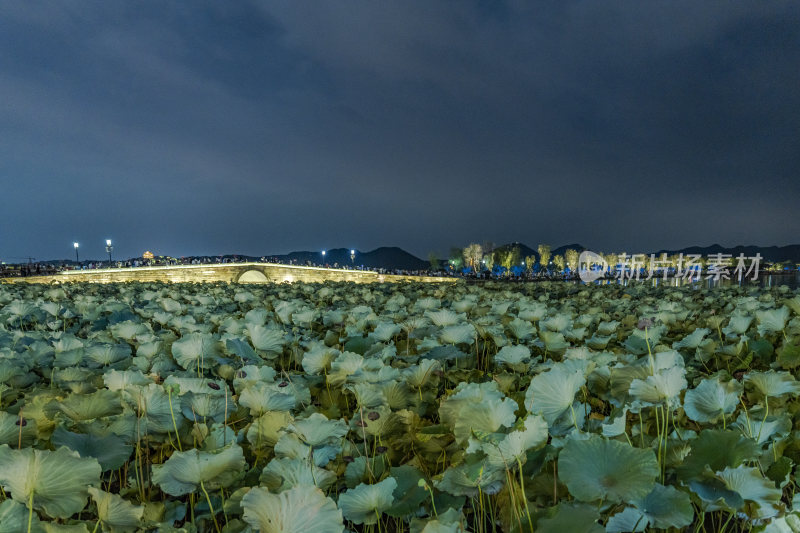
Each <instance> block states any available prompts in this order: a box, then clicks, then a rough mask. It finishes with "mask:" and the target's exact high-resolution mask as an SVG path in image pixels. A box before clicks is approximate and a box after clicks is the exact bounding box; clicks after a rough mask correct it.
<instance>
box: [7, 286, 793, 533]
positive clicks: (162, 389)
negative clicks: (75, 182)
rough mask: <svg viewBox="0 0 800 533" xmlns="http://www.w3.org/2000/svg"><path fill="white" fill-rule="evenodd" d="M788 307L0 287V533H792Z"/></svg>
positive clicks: (368, 290) (696, 294)
mask: <svg viewBox="0 0 800 533" xmlns="http://www.w3.org/2000/svg"><path fill="white" fill-rule="evenodd" d="M799 366H800V292H798V291H797V289H794V290H792V289H789V288H788V287H777V288H762V287H747V286H744V287H719V288H714V289H708V288H692V287H663V286H662V287H647V286H645V285H629V286H627V287H622V286H615V285H605V286H577V285H571V284H565V283H539V284H531V285H514V286H509V285H506V284H503V283H487V284H485V285H480V286H475V285H466V284H455V285H448V286H442V285H433V284H404V285H388V284H386V285H379V284H376V285H352V284H319V285H304V284H292V285H288V284H283V285H247V286H244V285H241V286H237V285H223V284H206V285H200V284H185V285H168V284H119V285H89V284H70V285H61V286H43V285H0V486H2V493H0V502H1V503H0V532H19V531H23V532H26V531H36V532H61V531H68V532H73V531H74V532H89V531H91V532H97V531H111V532H134V531H164V532H170V531H174V532H178V531H209V532H231V533H234V532H242V531H262V532H268V533H277V532H298V533H301V532H308V533H340V532H343V531H345V530H348V531H365V532H370V533H379V532H380V533H383V532H386V533H389V532H396V531H410V532H425V533H434V532H436V533H440V532H459V531H474V532H477V533H483V532H490V531H504V532H512V531H513V532H533V531H536V532H540V533H546V532H558V533H567V532H597V533H599V532H603V531H606V532H609V533H613V532H628V531H637V532H638V531H665V530H670V531H678V530H681V531H684V530H685V531H706V532H711V531H714V532H716V531H768V532H798V531H800V491H796V487H797V484H796V482H797V478H796V468H797V465H798V464H800V440H798V438H797V437H798V427H800V401H798V393H800V382H798V381H797V380H796V379H795V373H796V369H797V368H798V367H799Z"/></svg>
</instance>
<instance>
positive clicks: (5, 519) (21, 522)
mask: <svg viewBox="0 0 800 533" xmlns="http://www.w3.org/2000/svg"><path fill="white" fill-rule="evenodd" d="M31 525H32V527H31V531H32V532H36V533H40V532H42V531H44V530H43V529H42V527H41V524H40V523H39V517H38V516H36V515H34V516H33V520H32V524H31ZM21 531H28V509H27V507H25V506H24V505H23V504H21V503H19V502H16V501H14V500H12V499H10V498H9V499H7V500H6V501H4V502H3V503H0V533H20V532H21Z"/></svg>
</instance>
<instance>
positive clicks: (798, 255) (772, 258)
mask: <svg viewBox="0 0 800 533" xmlns="http://www.w3.org/2000/svg"><path fill="white" fill-rule="evenodd" d="M655 253H656V255H660V254H663V253H666V254H668V255H672V254H680V253H683V254H700V255H702V256H706V255H709V254H719V253H721V254H731V255H732V256H733V257H738V256H739V254H744V255H745V256H746V257H753V256H755V255H756V254H757V253H760V254H761V257H763V258H764V260H765V261H768V262H770V263H782V262H784V261H790V262H793V263H798V262H800V244H790V245H788V246H753V245H750V246H732V247H730V248H726V247H724V246H722V245H719V244H712V245H711V246H690V247H688V248H681V249H680V250H659V251H658V252H655Z"/></svg>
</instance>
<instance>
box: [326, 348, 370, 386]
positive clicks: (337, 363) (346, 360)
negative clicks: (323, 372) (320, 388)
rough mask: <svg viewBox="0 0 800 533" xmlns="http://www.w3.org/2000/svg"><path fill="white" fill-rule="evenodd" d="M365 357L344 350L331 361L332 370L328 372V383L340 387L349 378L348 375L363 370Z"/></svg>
mask: <svg viewBox="0 0 800 533" xmlns="http://www.w3.org/2000/svg"><path fill="white" fill-rule="evenodd" d="M363 364H364V358H363V357H362V356H361V355H359V354H357V353H353V352H347V351H346V352H342V353H341V354H339V356H337V357H336V359H334V361H333V362H332V363H331V370H330V372H328V383H329V384H330V386H331V387H338V386H340V385H342V384H344V382H345V381H346V380H347V378H348V376H351V375H353V374H355V373H356V372H359V371H360V370H361V366H362V365H363Z"/></svg>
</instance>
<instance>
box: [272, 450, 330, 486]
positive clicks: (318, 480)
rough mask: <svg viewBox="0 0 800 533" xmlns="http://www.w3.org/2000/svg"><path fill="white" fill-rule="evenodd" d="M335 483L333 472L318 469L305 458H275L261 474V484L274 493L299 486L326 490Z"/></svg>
mask: <svg viewBox="0 0 800 533" xmlns="http://www.w3.org/2000/svg"><path fill="white" fill-rule="evenodd" d="M335 481H336V473H335V472H331V471H330V470H326V469H324V468H319V467H318V466H316V465H314V464H312V463H311V462H309V461H308V459H307V458H303V459H301V458H289V457H276V458H274V459H272V460H271V461H270V462H269V463H268V464H267V466H265V467H264V470H263V471H262V472H261V483H263V484H264V485H265V486H266V487H268V488H269V489H270V490H272V491H274V492H283V491H285V490H289V489H291V488H294V487H300V486H317V487H319V488H321V489H322V490H327V489H328V488H330V486H331V485H333V483H334V482H335Z"/></svg>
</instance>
